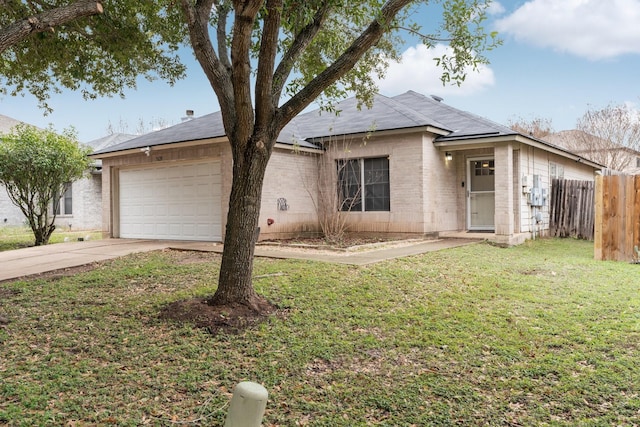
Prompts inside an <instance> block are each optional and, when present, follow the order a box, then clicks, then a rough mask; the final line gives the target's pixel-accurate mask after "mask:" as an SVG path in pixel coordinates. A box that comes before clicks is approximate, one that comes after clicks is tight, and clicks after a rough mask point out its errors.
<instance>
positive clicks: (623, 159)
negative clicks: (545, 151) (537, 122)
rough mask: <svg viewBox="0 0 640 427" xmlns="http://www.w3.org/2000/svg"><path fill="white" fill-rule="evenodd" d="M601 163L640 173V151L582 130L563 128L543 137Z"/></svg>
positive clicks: (620, 169)
mask: <svg viewBox="0 0 640 427" xmlns="http://www.w3.org/2000/svg"><path fill="white" fill-rule="evenodd" d="M543 139H544V140H545V141H548V142H550V143H552V144H555V145H559V146H561V147H564V148H566V149H568V150H571V151H572V152H574V153H576V154H579V155H581V156H584V157H585V158H587V159H590V160H591V161H594V162H597V163H600V164H602V165H604V166H606V167H607V168H609V169H611V170H613V171H615V172H621V173H624V174H628V175H637V174H640V151H637V150H634V149H632V148H629V147H624V146H621V145H618V144H615V143H613V142H611V141H605V140H603V139H600V138H598V137H597V136H595V135H591V134H589V133H586V132H584V131H581V130H577V129H573V130H563V131H560V132H556V133H552V134H550V135H547V136H545V137H544V138H543Z"/></svg>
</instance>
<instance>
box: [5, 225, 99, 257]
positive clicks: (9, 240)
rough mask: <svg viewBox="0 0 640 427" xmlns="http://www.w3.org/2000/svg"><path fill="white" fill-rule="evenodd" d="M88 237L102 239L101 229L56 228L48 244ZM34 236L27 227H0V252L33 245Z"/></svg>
mask: <svg viewBox="0 0 640 427" xmlns="http://www.w3.org/2000/svg"><path fill="white" fill-rule="evenodd" d="M87 237H88V238H89V239H91V240H98V239H102V232H101V231H86V230H78V231H71V230H68V229H64V228H63V227H59V228H56V230H55V231H54V232H53V234H52V235H51V238H50V239H49V244H53V243H63V242H65V241H77V240H78V239H85V238H87ZM34 242H35V237H34V236H33V231H31V229H30V228H29V227H13V226H2V227H0V252H2V251H12V250H14V249H22V248H28V247H30V246H33V244H34Z"/></svg>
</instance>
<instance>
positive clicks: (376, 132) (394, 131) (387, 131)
mask: <svg viewBox="0 0 640 427" xmlns="http://www.w3.org/2000/svg"><path fill="white" fill-rule="evenodd" d="M409 133H432V134H436V135H443V136H444V135H448V134H450V133H451V131H450V130H446V129H441V128H438V127H434V126H416V127H407V128H398V129H384V130H372V131H367V132H355V133H347V134H340V135H324V136H316V137H313V138H307V141H309V142H312V143H323V142H326V140H327V139H331V138H336V137H343V136H349V137H352V138H356V137H363V138H364V137H371V136H387V135H405V134H409Z"/></svg>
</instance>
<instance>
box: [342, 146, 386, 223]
mask: <svg viewBox="0 0 640 427" xmlns="http://www.w3.org/2000/svg"><path fill="white" fill-rule="evenodd" d="M376 164H378V165H377V166H378V167H376ZM336 166H337V180H338V182H337V191H338V210H339V211H341V212H391V178H390V167H389V157H388V156H380V157H359V158H351V159H338V160H337V161H336ZM380 166H381V167H380ZM344 174H347V176H346V177H344ZM373 175H375V176H376V179H374V180H372V179H371V177H372V176H373ZM354 181H355V182H354ZM363 183H364V184H363Z"/></svg>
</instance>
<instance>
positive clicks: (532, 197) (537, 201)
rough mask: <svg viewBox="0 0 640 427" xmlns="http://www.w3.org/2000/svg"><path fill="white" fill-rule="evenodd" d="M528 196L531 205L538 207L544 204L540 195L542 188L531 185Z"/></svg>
mask: <svg viewBox="0 0 640 427" xmlns="http://www.w3.org/2000/svg"><path fill="white" fill-rule="evenodd" d="M528 196H529V204H530V205H531V206H533V207H537V208H540V207H542V206H543V205H544V198H543V197H542V188H540V187H531V193H529V194H528Z"/></svg>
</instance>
